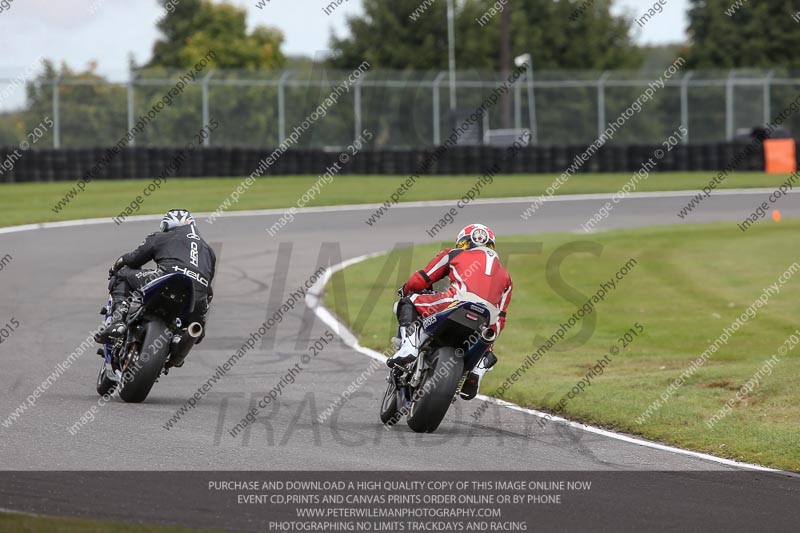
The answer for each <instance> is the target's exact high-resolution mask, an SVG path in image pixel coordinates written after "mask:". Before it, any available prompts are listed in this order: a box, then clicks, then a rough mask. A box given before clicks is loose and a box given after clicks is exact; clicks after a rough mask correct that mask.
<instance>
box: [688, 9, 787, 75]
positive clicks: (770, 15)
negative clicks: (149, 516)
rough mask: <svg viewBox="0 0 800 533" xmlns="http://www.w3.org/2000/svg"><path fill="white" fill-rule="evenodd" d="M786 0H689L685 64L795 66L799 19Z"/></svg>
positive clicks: (737, 66) (714, 66)
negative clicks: (740, 0)
mask: <svg viewBox="0 0 800 533" xmlns="http://www.w3.org/2000/svg"><path fill="white" fill-rule="evenodd" d="M792 4H796V3H795V2H793V1H792V0H758V1H755V0H753V1H750V2H746V3H744V4H743V5H741V6H740V7H738V9H735V6H734V5H733V2H731V0H691V3H690V6H691V7H690V9H689V35H690V37H691V40H692V45H691V48H690V49H689V57H688V58H687V60H688V61H689V67H690V68H719V69H728V68H742V67H759V68H775V67H794V68H797V67H800V54H798V52H797V51H798V49H800V25H798V23H797V22H795V21H794V20H793V19H792V15H793V14H794V13H795V12H796V11H797V8H796V5H795V6H793V5H792Z"/></svg>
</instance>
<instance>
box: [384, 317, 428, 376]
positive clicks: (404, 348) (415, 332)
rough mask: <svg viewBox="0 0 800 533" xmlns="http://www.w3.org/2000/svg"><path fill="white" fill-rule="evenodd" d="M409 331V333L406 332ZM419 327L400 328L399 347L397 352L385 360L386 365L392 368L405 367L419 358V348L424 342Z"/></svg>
mask: <svg viewBox="0 0 800 533" xmlns="http://www.w3.org/2000/svg"><path fill="white" fill-rule="evenodd" d="M409 329H411V331H408V330H409ZM420 329H421V328H419V327H412V328H405V327H402V326H401V327H400V347H399V348H398V349H397V352H395V354H394V355H393V356H391V357H390V358H389V359H387V360H386V365H387V366H388V367H389V368H393V367H394V365H396V364H401V365H403V366H407V365H409V364H411V363H413V362H414V361H416V359H417V357H418V356H419V347H420V345H421V344H422V341H423V340H424V339H423V338H421V337H422V336H421V332H420Z"/></svg>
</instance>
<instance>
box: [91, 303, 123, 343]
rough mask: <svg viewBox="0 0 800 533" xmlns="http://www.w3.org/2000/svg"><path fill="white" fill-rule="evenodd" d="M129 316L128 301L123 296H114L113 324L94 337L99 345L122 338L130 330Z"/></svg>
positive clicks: (103, 328) (104, 327)
mask: <svg viewBox="0 0 800 533" xmlns="http://www.w3.org/2000/svg"><path fill="white" fill-rule="evenodd" d="M127 315H128V300H127V299H126V298H124V297H123V296H117V295H114V296H112V302H111V322H110V323H109V324H108V325H107V326H103V327H102V328H101V329H100V331H98V332H97V334H95V336H94V340H95V341H96V342H98V343H99V344H106V343H107V342H108V341H110V340H111V339H112V338H114V337H122V336H123V335H125V333H126V332H127V330H128V327H127V326H126V325H125V318H126V317H127Z"/></svg>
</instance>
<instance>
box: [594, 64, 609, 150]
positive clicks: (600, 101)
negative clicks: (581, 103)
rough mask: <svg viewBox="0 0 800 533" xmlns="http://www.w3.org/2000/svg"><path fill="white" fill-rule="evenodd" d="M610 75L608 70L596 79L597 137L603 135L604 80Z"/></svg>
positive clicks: (604, 120) (604, 109)
mask: <svg viewBox="0 0 800 533" xmlns="http://www.w3.org/2000/svg"><path fill="white" fill-rule="evenodd" d="M610 75H611V73H610V72H609V71H607V70H606V71H605V72H603V74H602V75H601V76H600V79H598V80H597V138H598V139H601V138H602V137H603V132H604V131H605V129H606V80H608V77H609V76H610Z"/></svg>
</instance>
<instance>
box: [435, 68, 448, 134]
mask: <svg viewBox="0 0 800 533" xmlns="http://www.w3.org/2000/svg"><path fill="white" fill-rule="evenodd" d="M446 75H447V73H445V72H439V75H438V76H436V79H434V80H433V144H434V145H436V146H439V145H440V144H441V143H442V122H441V121H442V116H441V107H442V104H441V95H440V94H439V86H440V85H441V83H442V79H444V77H445V76H446Z"/></svg>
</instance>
